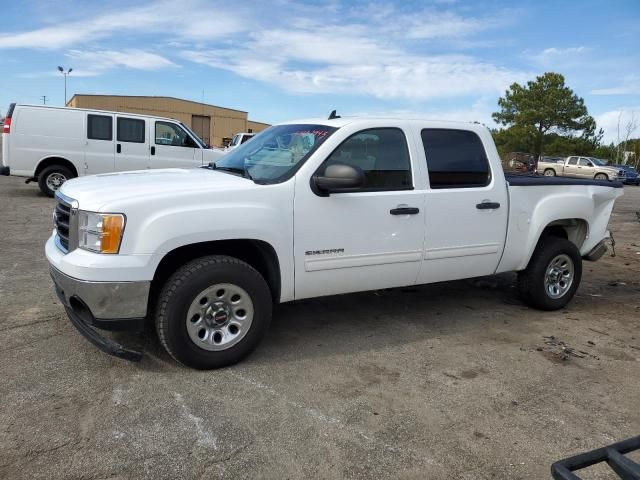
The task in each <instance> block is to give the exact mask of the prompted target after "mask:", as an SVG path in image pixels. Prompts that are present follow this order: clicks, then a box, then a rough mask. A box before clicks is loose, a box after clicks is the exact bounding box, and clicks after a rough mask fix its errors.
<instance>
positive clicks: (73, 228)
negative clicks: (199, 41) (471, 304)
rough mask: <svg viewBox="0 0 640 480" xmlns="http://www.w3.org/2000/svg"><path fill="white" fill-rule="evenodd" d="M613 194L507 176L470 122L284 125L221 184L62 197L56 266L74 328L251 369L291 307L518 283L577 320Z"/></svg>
mask: <svg viewBox="0 0 640 480" xmlns="http://www.w3.org/2000/svg"><path fill="white" fill-rule="evenodd" d="M621 187H622V185H621V184H619V183H617V182H609V181H606V182H603V181H594V180H574V179H566V178H554V177H551V178H549V177H544V176H531V177H522V176H514V177H506V176H505V174H504V173H503V171H502V168H501V165H500V159H499V157H498V153H497V151H496V148H495V146H494V144H493V140H492V138H491V134H490V133H489V131H488V130H487V129H486V128H485V127H483V126H480V125H477V124H471V123H450V122H434V121H420V120H397V119H356V118H339V117H338V118H336V117H335V116H333V115H332V117H330V119H328V120H325V119H320V120H318V119H314V120H308V121H297V122H291V123H284V124H280V125H276V126H273V127H270V128H269V129H267V130H265V131H263V132H261V133H260V134H258V135H256V136H255V137H254V139H253V140H251V141H250V142H247V143H245V144H243V145H241V146H239V147H238V148H237V149H235V150H233V151H232V152H230V153H228V154H227V155H225V156H224V157H222V158H221V159H220V160H218V161H217V162H216V163H215V164H211V165H210V166H209V168H198V169H166V170H155V171H138V172H123V173H113V174H104V175H97V176H91V177H83V178H78V179H74V180H71V181H69V182H66V183H65V184H64V185H63V186H62V188H61V189H60V191H59V192H58V193H57V195H56V196H57V200H58V203H57V206H56V208H55V212H54V223H55V229H54V231H53V234H52V235H51V238H50V239H49V240H48V241H47V244H46V256H47V259H48V261H49V264H50V267H51V275H52V278H53V281H54V284H55V288H56V291H57V293H58V296H59V298H60V299H61V301H62V303H63V304H64V306H65V307H66V310H67V313H68V316H69V318H70V320H71V321H72V322H73V324H74V325H75V326H76V327H77V328H78V330H80V332H81V333H82V334H84V335H85V336H86V337H87V338H88V339H89V340H91V341H92V342H93V343H94V344H96V345H97V346H99V347H100V348H101V349H103V350H105V351H107V352H108V353H111V354H113V355H116V356H119V357H122V358H128V359H132V360H136V359H139V358H140V355H141V353H140V352H137V351H135V350H132V349H127V348H124V347H122V346H121V345H119V344H117V343H115V342H113V340H111V339H109V338H108V337H105V336H103V335H101V334H99V333H98V331H97V330H96V328H99V329H107V330H109V329H111V330H114V329H118V330H122V329H136V328H141V327H142V325H143V322H144V319H145V318H148V319H150V320H151V319H153V321H154V322H155V327H156V330H157V333H158V336H159V339H160V341H161V343H162V344H163V346H164V347H165V348H166V350H167V351H168V352H169V354H170V355H171V356H172V357H173V358H175V359H176V360H177V361H179V362H181V363H183V364H185V365H188V366H191V367H194V368H202V369H206V368H216V367H221V366H224V365H229V364H232V363H234V362H237V361H238V360H240V359H241V358H242V357H244V356H245V355H247V354H248V353H249V352H251V351H252V350H253V349H254V348H255V347H256V346H257V345H258V343H259V341H260V339H261V338H262V336H263V335H264V333H265V330H266V329H267V326H268V324H269V321H270V319H271V311H272V305H273V304H274V303H278V302H289V301H292V300H297V299H302V298H309V297H318V296H322V295H334V294H342V293H348V292H356V291H363V290H374V289H382V288H390V287H401V286H406V285H414V284H425V283H431V282H440V281H446V280H455V279H462V278H469V277H477V276H482V275H490V274H495V273H499V272H508V271H516V272H518V288H519V291H520V294H521V295H522V298H523V300H524V301H525V302H526V303H528V304H529V305H532V306H533V307H536V308H539V309H543V310H555V309H558V308H562V307H564V306H565V305H566V304H567V302H569V300H570V299H571V298H572V297H573V295H574V293H575V292H576V289H577V288H578V285H579V283H580V278H581V273H582V259H583V258H585V259H589V260H597V259H598V258H599V257H600V256H602V255H603V253H604V252H605V251H606V241H607V239H608V237H609V233H608V231H607V223H608V221H609V216H610V214H611V210H612V208H613V204H614V201H615V199H616V198H617V197H618V196H620V195H622V191H623V190H622V188H621Z"/></svg>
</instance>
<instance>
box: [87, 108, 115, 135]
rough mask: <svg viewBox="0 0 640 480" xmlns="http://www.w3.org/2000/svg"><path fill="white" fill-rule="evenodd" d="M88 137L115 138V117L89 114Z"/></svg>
mask: <svg viewBox="0 0 640 480" xmlns="http://www.w3.org/2000/svg"><path fill="white" fill-rule="evenodd" d="M87 138H89V139H91V140H113V118H112V117H108V116H106V115H91V114H90V115H88V116H87Z"/></svg>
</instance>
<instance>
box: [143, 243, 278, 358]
mask: <svg viewBox="0 0 640 480" xmlns="http://www.w3.org/2000/svg"><path fill="white" fill-rule="evenodd" d="M271 307H272V301H271V293H270V291H269V287H268V286H267V283H266V282H265V280H264V278H263V277H262V275H260V273H258V272H257V271H256V270H255V269H254V268H253V267H251V266H250V265H249V264H247V263H245V262H242V261H240V260H238V259H236V258H233V257H227V256H223V255H212V256H208V257H202V258H198V259H196V260H193V261H191V262H189V263H187V264H186V265H185V266H183V267H182V268H180V269H179V270H178V271H177V272H175V273H174V274H173V275H172V276H171V277H170V278H169V280H167V282H166V284H165V285H164V288H163V289H162V292H161V294H160V297H159V299H158V305H157V308H156V312H157V313H156V330H157V332H158V337H159V339H160V342H161V343H162V345H163V346H164V348H165V349H166V350H167V352H168V353H169V354H170V355H171V356H172V357H173V358H174V359H175V360H177V361H178V362H180V363H182V364H184V365H187V366H189V367H193V368H197V369H211V368H219V367H224V366H226V365H231V364H234V363H236V362H238V361H240V360H241V359H242V358H244V357H245V356H246V355H248V354H249V353H251V351H253V349H255V347H256V346H257V345H258V343H259V342H260V340H261V339H262V337H263V336H264V334H265V332H266V330H267V327H268V325H269V322H270V320H271Z"/></svg>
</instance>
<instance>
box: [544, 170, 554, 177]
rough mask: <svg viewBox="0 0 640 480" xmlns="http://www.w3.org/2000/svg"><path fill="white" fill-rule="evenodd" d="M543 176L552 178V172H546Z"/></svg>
mask: <svg viewBox="0 0 640 480" xmlns="http://www.w3.org/2000/svg"><path fill="white" fill-rule="evenodd" d="M544 174H545V176H547V177H553V171H552V170H547V171H546V172H544Z"/></svg>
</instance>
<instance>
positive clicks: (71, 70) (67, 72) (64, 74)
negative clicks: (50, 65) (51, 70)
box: [58, 67, 73, 107]
mask: <svg viewBox="0 0 640 480" xmlns="http://www.w3.org/2000/svg"><path fill="white" fill-rule="evenodd" d="M58 71H59V72H60V73H61V74H62V75H63V76H64V106H65V107H66V106H67V77H68V76H69V74H70V73H71V72H73V68H70V69H69V70H67V71H66V72H65V71H64V68H62V67H58Z"/></svg>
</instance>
